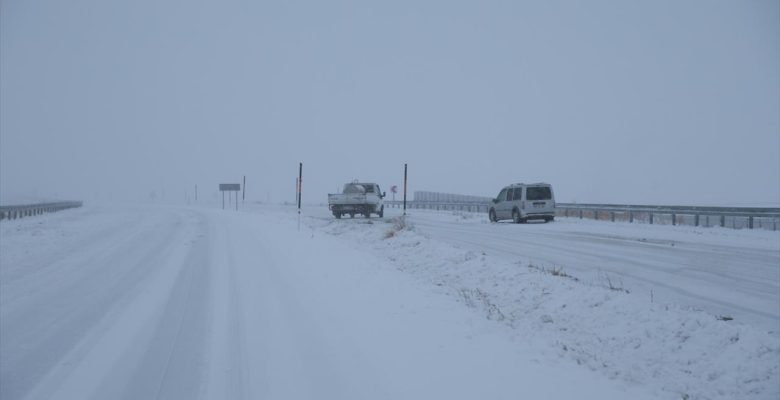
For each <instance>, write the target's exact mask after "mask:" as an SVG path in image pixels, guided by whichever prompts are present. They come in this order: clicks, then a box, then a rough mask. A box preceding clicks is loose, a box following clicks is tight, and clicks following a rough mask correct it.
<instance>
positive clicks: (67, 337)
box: [0, 207, 664, 399]
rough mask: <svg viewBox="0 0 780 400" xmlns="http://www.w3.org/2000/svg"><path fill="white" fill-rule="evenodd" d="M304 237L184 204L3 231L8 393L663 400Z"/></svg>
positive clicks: (287, 222) (263, 219)
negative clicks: (564, 357) (182, 205)
mask: <svg viewBox="0 0 780 400" xmlns="http://www.w3.org/2000/svg"><path fill="white" fill-rule="evenodd" d="M296 225H297V224H296V221H295V216H294V214H290V213H288V212H284V211H281V212H280V210H278V209H272V210H265V209H262V210H253V211H252V212H238V213H236V212H231V211H222V210H213V209H203V208H176V207H141V208H115V209H109V208H105V209H97V208H91V207H85V208H83V209H79V210H73V211H65V212H62V213H57V214H51V215H47V216H44V217H42V218H29V219H24V220H19V221H12V222H10V223H5V222H4V223H3V224H0V292H1V293H2V297H1V298H0V300H1V301H0V333H1V334H2V335H1V336H2V340H0V397H2V398H3V399H20V398H28V399H48V398H53V399H76V398H78V399H90V398H91V399H107V398H111V399H121V398H126V399H149V398H166V399H194V398H207V399H241V398H246V399H257V398H270V399H312V398H319V399H350V398H354V399H433V398H446V399H474V398H490V399H517V398H544V399H571V398H598V399H625V398H632V399H643V398H655V397H654V396H652V395H651V394H650V393H648V392H647V391H646V390H645V389H644V388H643V387H641V385H637V384H634V383H630V382H626V381H619V380H610V379H609V378H608V377H606V376H604V375H603V374H600V373H599V372H598V371H596V372H594V371H590V370H588V369H585V368H581V367H578V366H576V365H575V364H573V363H571V362H569V361H568V360H566V359H560V358H559V357H557V355H556V354H555V353H554V352H549V351H548V352H545V351H543V350H542V348H541V347H539V346H534V345H533V342H527V341H526V340H524V339H523V340H517V339H512V338H509V337H508V335H507V334H506V332H508V327H507V326H505V325H499V324H495V323H494V322H493V321H489V320H486V319H485V318H483V317H482V315H481V314H479V313H474V312H473V311H472V310H469V309H468V308H465V307H463V306H462V305H461V304H460V303H458V302H455V301H453V299H452V298H451V297H449V296H448V294H449V291H448V290H446V289H445V288H442V287H438V286H431V285H429V284H428V283H427V282H424V281H420V280H418V279H415V278H414V277H411V276H409V275H408V274H406V273H404V272H400V271H398V270H397V269H396V264H395V263H393V262H390V261H388V260H386V259H385V257H384V256H382V255H381V254H380V256H377V254H375V253H374V252H373V251H369V252H366V251H363V250H362V249H355V248H354V246H353V244H352V243H351V242H345V241H344V240H342V239H341V238H339V237H334V236H332V235H329V234H328V235H326V234H322V233H321V232H322V231H321V230H320V228H316V229H310V228H308V227H307V226H306V225H304V226H303V227H302V229H300V230H298V229H297V226H296ZM355 233H356V234H360V232H357V231H356V232H355ZM475 299H477V300H475V302H478V301H479V300H478V297H475ZM661 397H662V398H663V397H664V396H661Z"/></svg>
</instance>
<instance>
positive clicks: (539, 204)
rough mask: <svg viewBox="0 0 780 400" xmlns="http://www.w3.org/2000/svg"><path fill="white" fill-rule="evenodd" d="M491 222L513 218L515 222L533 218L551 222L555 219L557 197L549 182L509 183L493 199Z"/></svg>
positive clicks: (489, 215)
mask: <svg viewBox="0 0 780 400" xmlns="http://www.w3.org/2000/svg"><path fill="white" fill-rule="evenodd" d="M488 217H489V218H490V222H497V221H500V220H502V219H511V220H512V221H514V222H515V223H518V224H519V223H522V222H526V221H528V220H531V219H543V220H544V221H545V222H550V221H552V220H553V219H555V197H554V196H553V189H552V185H550V184H549V183H516V184H514V185H509V186H507V187H505V188H503V189H501V192H499V193H498V197H496V198H495V199H493V204H491V205H490V210H489V211H488Z"/></svg>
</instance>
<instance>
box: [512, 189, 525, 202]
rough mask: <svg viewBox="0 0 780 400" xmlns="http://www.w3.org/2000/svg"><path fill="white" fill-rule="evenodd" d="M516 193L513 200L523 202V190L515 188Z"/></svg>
mask: <svg viewBox="0 0 780 400" xmlns="http://www.w3.org/2000/svg"><path fill="white" fill-rule="evenodd" d="M514 192H515V194H514V195H513V196H512V199H514V200H521V199H522V198H523V188H521V187H519V188H515V190H514Z"/></svg>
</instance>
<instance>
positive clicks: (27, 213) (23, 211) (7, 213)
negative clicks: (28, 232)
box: [0, 201, 83, 220]
mask: <svg viewBox="0 0 780 400" xmlns="http://www.w3.org/2000/svg"><path fill="white" fill-rule="evenodd" d="M82 204H83V203H82V202H80V201H61V202H57V203H40V204H25V205H16V206H0V220H4V219H17V218H24V217H31V216H34V215H40V214H44V213H50V212H55V211H60V210H65V209H68V208H76V207H81V206H82Z"/></svg>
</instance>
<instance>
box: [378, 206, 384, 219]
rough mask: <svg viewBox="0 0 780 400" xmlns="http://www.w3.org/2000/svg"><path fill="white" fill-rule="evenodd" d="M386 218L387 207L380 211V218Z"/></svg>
mask: <svg viewBox="0 0 780 400" xmlns="http://www.w3.org/2000/svg"><path fill="white" fill-rule="evenodd" d="M384 217H385V206H382V208H380V209H379V218H384Z"/></svg>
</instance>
